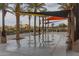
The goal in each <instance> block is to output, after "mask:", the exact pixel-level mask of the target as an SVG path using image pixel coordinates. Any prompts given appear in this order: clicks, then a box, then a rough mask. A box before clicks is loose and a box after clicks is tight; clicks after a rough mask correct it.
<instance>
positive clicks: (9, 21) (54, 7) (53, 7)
mask: <svg viewBox="0 0 79 59" xmlns="http://www.w3.org/2000/svg"><path fill="white" fill-rule="evenodd" d="M45 7H46V8H47V10H48V11H58V10H60V9H59V5H58V4H56V3H46V6H45ZM5 21H6V22H5V24H6V25H9V26H14V25H15V24H16V18H15V15H12V14H10V13H7V14H6V17H5ZM28 22H29V21H28V16H20V24H28ZM36 23H37V26H38V25H39V22H38V17H37V21H36ZM61 23H65V24H67V23H68V22H67V20H62V21H60V22H56V23H54V24H55V26H57V25H58V24H61ZM1 25H2V12H1V11H0V26H1ZM33 25H34V19H33V17H32V18H31V26H33ZM50 26H51V24H50Z"/></svg>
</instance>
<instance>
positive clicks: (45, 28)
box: [45, 17, 46, 40]
mask: <svg viewBox="0 0 79 59" xmlns="http://www.w3.org/2000/svg"><path fill="white" fill-rule="evenodd" d="M45 40H46V17H45Z"/></svg>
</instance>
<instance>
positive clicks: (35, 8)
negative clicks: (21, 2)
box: [28, 3, 46, 47]
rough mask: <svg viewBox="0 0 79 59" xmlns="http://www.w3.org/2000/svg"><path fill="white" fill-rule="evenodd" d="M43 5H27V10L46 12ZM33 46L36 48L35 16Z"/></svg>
mask: <svg viewBox="0 0 79 59" xmlns="http://www.w3.org/2000/svg"><path fill="white" fill-rule="evenodd" d="M43 6H45V4H44V3H28V8H29V9H31V10H32V12H40V11H42V10H46V8H45V7H43ZM34 46H35V47H36V16H34Z"/></svg>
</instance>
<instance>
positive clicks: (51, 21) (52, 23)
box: [45, 21, 60, 24]
mask: <svg viewBox="0 0 79 59" xmlns="http://www.w3.org/2000/svg"><path fill="white" fill-rule="evenodd" d="M56 22H60V21H50V22H46V23H45V24H48V23H51V24H53V23H56Z"/></svg>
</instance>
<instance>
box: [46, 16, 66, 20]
mask: <svg viewBox="0 0 79 59" xmlns="http://www.w3.org/2000/svg"><path fill="white" fill-rule="evenodd" d="M64 19H65V18H64V17H58V16H51V17H48V18H47V20H64Z"/></svg>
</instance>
